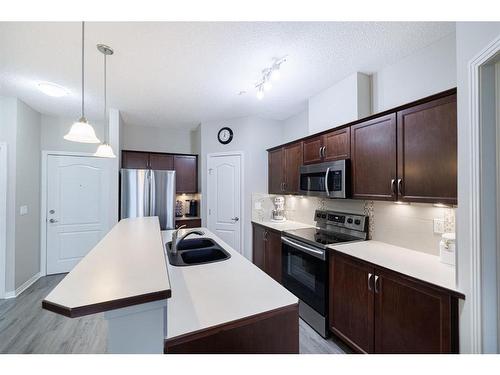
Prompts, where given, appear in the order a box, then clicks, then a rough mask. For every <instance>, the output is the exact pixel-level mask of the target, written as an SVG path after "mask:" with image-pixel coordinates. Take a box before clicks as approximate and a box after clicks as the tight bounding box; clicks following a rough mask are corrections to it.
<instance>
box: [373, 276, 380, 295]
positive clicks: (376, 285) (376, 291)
mask: <svg viewBox="0 0 500 375" xmlns="http://www.w3.org/2000/svg"><path fill="white" fill-rule="evenodd" d="M374 285H375V293H378V292H379V289H378V275H375V283H374Z"/></svg>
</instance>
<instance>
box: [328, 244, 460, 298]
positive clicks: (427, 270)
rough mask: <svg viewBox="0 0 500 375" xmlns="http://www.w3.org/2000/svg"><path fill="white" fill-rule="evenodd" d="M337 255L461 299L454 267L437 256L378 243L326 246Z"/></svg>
mask: <svg viewBox="0 0 500 375" xmlns="http://www.w3.org/2000/svg"><path fill="white" fill-rule="evenodd" d="M328 247H329V248H331V249H334V250H336V251H338V252H340V253H343V254H346V255H350V256H352V257H354V258H358V259H361V260H364V261H366V262H369V263H372V264H374V265H377V266H380V267H384V268H387V269H389V270H392V271H396V272H399V273H401V274H404V275H408V276H411V277H413V278H415V279H418V280H421V281H424V282H427V283H429V284H433V285H436V286H439V287H441V288H444V289H447V290H449V291H451V292H453V293H454V294H455V295H456V296H457V297H459V298H465V296H464V295H463V293H462V292H461V291H460V290H459V289H458V288H457V287H456V282H455V267H453V266H451V265H448V264H444V263H441V261H440V260H439V257H438V256H435V255H431V254H425V253H422V252H420V251H415V250H410V249H407V248H404V247H399V246H394V245H390V244H387V243H385V242H380V241H373V240H369V241H360V242H353V243H345V244H334V245H329V246H328Z"/></svg>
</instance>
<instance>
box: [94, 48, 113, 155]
mask: <svg viewBox="0 0 500 375" xmlns="http://www.w3.org/2000/svg"><path fill="white" fill-rule="evenodd" d="M97 49H98V50H99V52H101V53H102V54H103V55H104V142H103V143H101V144H100V145H99V147H98V148H97V151H96V153H95V154H94V155H95V156H100V157H102V158H116V156H115V153H114V152H113V148H112V147H111V145H110V144H109V139H108V137H109V121H108V120H107V112H106V107H107V106H106V104H107V102H106V57H107V56H108V55H112V54H113V53H114V51H113V49H112V48H111V47H108V46H106V45H104V44H98V45H97Z"/></svg>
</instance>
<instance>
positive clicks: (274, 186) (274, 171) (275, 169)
mask: <svg viewBox="0 0 500 375" xmlns="http://www.w3.org/2000/svg"><path fill="white" fill-rule="evenodd" d="M283 153H284V151H283V148H279V149H277V150H273V151H269V153H268V155H267V156H268V163H269V165H268V168H269V170H268V191H269V194H281V193H283V179H284V178H283V172H284V170H283Z"/></svg>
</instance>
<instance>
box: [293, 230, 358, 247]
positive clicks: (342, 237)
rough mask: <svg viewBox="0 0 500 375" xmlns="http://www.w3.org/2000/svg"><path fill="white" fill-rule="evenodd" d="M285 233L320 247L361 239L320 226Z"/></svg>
mask: <svg viewBox="0 0 500 375" xmlns="http://www.w3.org/2000/svg"><path fill="white" fill-rule="evenodd" d="M284 234H285V235H286V236H289V237H295V238H296V239H298V240H302V241H306V242H309V243H311V244H314V245H316V246H320V247H326V246H327V245H331V244H334V243H339V242H351V241H361V240H362V239H361V238H359V237H355V236H351V235H348V234H344V233H332V232H327V231H324V230H321V229H318V228H303V229H295V230H288V231H285V232H284Z"/></svg>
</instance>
